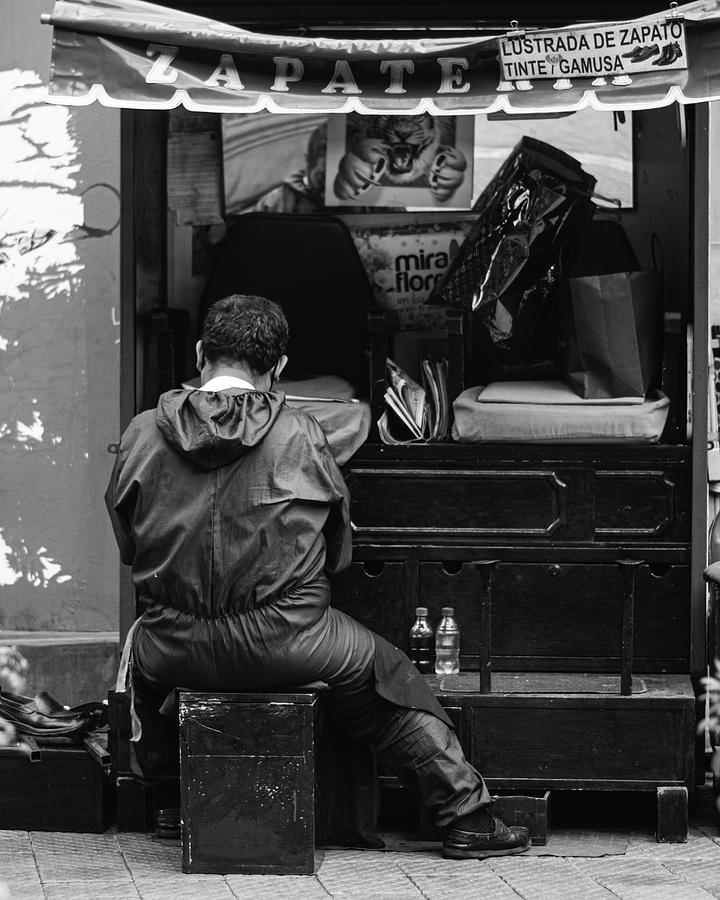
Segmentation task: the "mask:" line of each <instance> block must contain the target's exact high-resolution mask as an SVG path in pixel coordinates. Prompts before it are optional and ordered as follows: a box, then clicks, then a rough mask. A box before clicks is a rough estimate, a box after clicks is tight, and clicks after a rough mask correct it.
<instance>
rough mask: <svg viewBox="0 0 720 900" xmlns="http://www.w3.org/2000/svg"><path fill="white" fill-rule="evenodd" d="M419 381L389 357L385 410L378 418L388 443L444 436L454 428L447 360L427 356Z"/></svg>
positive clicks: (384, 441) (440, 438) (433, 439)
mask: <svg viewBox="0 0 720 900" xmlns="http://www.w3.org/2000/svg"><path fill="white" fill-rule="evenodd" d="M422 382H423V383H422V384H418V382H417V381H415V379H414V378H412V377H411V376H410V375H408V373H407V372H406V371H404V369H401V368H400V366H398V364H397V363H396V362H394V361H393V360H392V359H388V360H387V388H386V390H385V405H386V408H385V411H384V412H383V414H382V415H381V416H380V420H379V421H378V432H379V434H380V440H381V441H382V442H383V443H384V444H408V443H413V442H424V441H441V440H444V439H445V438H446V437H447V435H448V431H449V429H450V402H449V398H448V390H447V360H445V359H436V358H433V357H427V358H426V359H423V361H422Z"/></svg>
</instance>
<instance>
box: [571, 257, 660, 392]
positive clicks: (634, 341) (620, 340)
mask: <svg viewBox="0 0 720 900" xmlns="http://www.w3.org/2000/svg"><path fill="white" fill-rule="evenodd" d="M568 283H569V288H570V308H569V320H568V336H567V359H566V364H565V368H566V372H565V374H566V378H567V381H568V383H569V384H570V385H571V386H572V388H573V390H574V391H575V393H577V394H578V395H579V396H580V397H584V398H586V399H591V400H599V399H602V398H607V397H644V396H645V395H646V394H647V392H648V391H649V390H650V389H651V388H653V387H656V386H657V385H658V384H659V383H660V378H661V367H662V352H663V346H662V345H663V303H662V283H661V275H660V273H659V272H654V271H653V272H613V273H611V274H609V275H587V276H585V277H583V278H570V279H569V281H568Z"/></svg>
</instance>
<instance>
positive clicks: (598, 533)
mask: <svg viewBox="0 0 720 900" xmlns="http://www.w3.org/2000/svg"><path fill="white" fill-rule="evenodd" d="M685 481H686V476H685V475H684V473H682V472H681V471H627V470H626V471H622V470H612V469H606V470H598V471H596V473H595V537H596V539H598V540H618V539H622V540H643V541H648V540H650V541H656V540H657V541H665V542H667V541H689V540H690V515H689V513H690V510H689V490H688V489H687V485H686V484H685V483H684V482H685Z"/></svg>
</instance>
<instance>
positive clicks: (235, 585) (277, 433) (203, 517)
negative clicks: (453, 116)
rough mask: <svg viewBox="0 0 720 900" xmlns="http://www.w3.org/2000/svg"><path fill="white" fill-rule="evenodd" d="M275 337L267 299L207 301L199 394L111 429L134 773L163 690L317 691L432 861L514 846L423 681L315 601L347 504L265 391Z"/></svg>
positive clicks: (524, 839)
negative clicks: (128, 609)
mask: <svg viewBox="0 0 720 900" xmlns="http://www.w3.org/2000/svg"><path fill="white" fill-rule="evenodd" d="M287 340H288V325H287V321H286V319H285V316H284V314H283V312H282V310H281V309H280V307H279V306H277V305H276V304H274V303H272V302H270V301H269V300H266V299H264V298H262V297H255V296H244V295H233V296H229V297H226V298H224V299H222V300H219V301H218V302H216V303H215V304H214V305H213V306H212V307H211V308H210V310H209V312H208V314H207V316H206V319H205V323H204V328H203V332H202V337H201V339H200V340H199V341H198V343H197V366H198V369H199V371H200V383H201V386H200V388H199V389H198V390H172V391H168V392H167V393H165V394H163V395H162V396H161V397H160V399H159V402H158V406H157V409H154V410H150V411H146V412H143V413H141V414H140V415H139V416H137V417H136V418H135V419H133V421H132V422H131V423H130V425H129V427H128V428H127V430H126V431H125V433H124V435H123V437H122V440H121V443H120V448H119V452H118V455H117V459H116V463H115V467H114V470H113V473H112V477H111V480H110V484H109V486H108V490H107V493H106V502H107V506H108V510H109V513H110V517H111V519H112V523H113V527H114V530H115V535H116V538H117V542H118V545H119V548H120V555H121V558H122V560H123V562H124V563H126V564H128V565H130V566H132V573H133V581H134V584H135V587H136V588H137V592H138V597H139V609H140V612H141V614H140V616H139V618H138V619H137V620H136V622H135V623H134V625H133V627H132V629H131V631H130V634H129V635H128V643H127V649H128V650H129V651H131V654H130V665H129V671H130V689H131V691H132V696H133V705H134V712H135V719H134V722H135V726H134V734H133V739H134V740H135V739H137V741H136V743H135V745H134V746H135V756H136V760H137V764H138V766H139V767H140V769H141V774H142V775H143V776H144V777H145V778H147V779H150V780H151V779H152V778H153V777H156V776H157V775H158V772H159V770H161V769H162V766H163V764H166V763H167V762H168V759H164V756H163V750H162V748H161V747H159V744H161V743H162V740H161V739H162V737H163V733H164V734H165V736H167V735H168V734H169V726H168V724H167V722H169V721H170V720H169V718H168V717H167V716H162V715H159V709H160V706H161V704H162V702H163V699H164V698H165V697H166V695H167V694H168V692H169V691H170V690H171V689H173V688H175V687H184V688H188V689H194V690H200V691H245V690H259V689H260V690H273V689H279V688H283V689H286V690H287V689H291V688H292V687H293V686H300V685H303V684H307V683H308V682H315V681H319V682H324V684H325V685H326V686H327V690H325V691H324V692H323V698H324V704H325V708H326V712H327V715H328V716H330V717H331V718H332V719H333V721H334V722H335V723H336V724H337V726H338V727H339V728H340V729H342V730H344V731H345V732H346V733H347V734H348V735H349V736H350V737H351V738H354V739H361V740H363V741H365V742H366V743H367V745H368V746H369V748H370V750H371V751H372V752H373V753H374V754H375V755H376V757H377V759H378V761H379V762H380V763H381V764H382V765H384V766H386V767H388V768H389V769H390V770H392V771H393V772H395V773H396V774H397V775H398V776H399V777H400V778H401V779H402V781H403V782H404V783H405V784H406V785H407V786H408V787H409V788H410V789H411V790H412V791H413V792H414V793H415V794H416V795H417V797H418V798H419V800H420V802H421V804H422V805H423V807H424V809H425V811H426V813H427V815H428V817H429V818H430V820H431V821H432V822H433V823H434V824H435V825H436V826H438V827H440V828H443V829H446V839H445V842H444V844H443V851H442V852H443V855H444V856H446V857H450V858H456V859H466V858H478V859H482V858H484V857H486V856H502V855H505V854H515V853H522V852H523V851H525V850H527V849H528V847H529V845H530V841H529V837H528V831H527V829H526V828H520V827H513V828H508V827H507V826H506V825H505V824H504V823H503V822H501V821H500V820H499V819H497V818H496V817H494V816H493V814H492V809H491V802H492V801H491V798H490V795H489V793H488V790H487V787H486V786H485V783H484V781H483V779H482V777H481V776H480V774H479V773H478V772H477V771H476V770H475V769H474V768H473V767H472V766H471V765H470V763H469V762H468V761H467V760H466V759H465V757H464V755H463V752H462V749H461V747H460V743H459V741H458V739H457V737H456V735H455V733H454V731H453V728H452V723H451V721H450V719H449V718H448V717H447V714H446V713H445V711H444V710H443V708H442V707H441V706H440V704H439V703H438V701H437V699H436V697H435V696H434V694H433V693H432V692H431V691H430V689H429V688H428V686H427V684H426V683H425V681H424V679H423V677H422V676H421V675H420V674H419V673H418V672H417V670H416V669H415V667H414V666H413V665H412V664H411V662H410V661H409V659H408V658H407V657H406V656H405V654H404V653H402V652H401V651H400V650H398V649H397V648H396V647H394V646H392V645H391V644H390V643H388V642H387V641H386V640H384V639H383V638H382V637H380V636H379V635H377V634H374V633H373V632H372V631H370V630H368V629H367V628H365V627H364V626H363V625H361V624H359V623H358V622H356V621H355V620H354V619H352V618H351V617H350V616H347V615H345V614H344V613H342V612H340V611H339V610H336V609H333V608H332V606H331V605H330V588H329V583H328V575H332V574H334V573H336V572H340V571H342V570H343V569H345V568H346V567H347V566H348V565H349V564H350V561H351V554H352V543H351V528H350V516H349V494H348V489H347V487H346V485H345V482H344V480H343V477H342V475H341V473H340V470H339V468H338V466H337V464H336V462H335V459H334V458H333V456H332V453H331V451H330V449H329V447H328V443H327V440H326V438H325V434H324V432H323V431H322V429H321V428H320V426H319V425H318V423H317V421H316V420H315V419H314V418H312V417H311V416H309V415H307V414H305V413H304V412H302V411H300V410H297V409H291V408H290V407H288V406H287V405H286V404H285V402H284V401H285V398H284V394H283V393H282V392H280V391H276V390H273V387H274V385H275V382H276V381H277V379H278V377H279V376H280V373H281V372H282V370H283V368H284V366H285V364H286V362H287V357H286V356H285V349H286V346H287ZM163 719H165V720H166V723H165V724H163V722H162V720H163ZM138 726H139V727H138ZM173 727H174V730H175V738H176V731H177V729H176V726H174V723H173ZM141 729H142V731H143V734H142V735H140V734H139V731H140V730H141Z"/></svg>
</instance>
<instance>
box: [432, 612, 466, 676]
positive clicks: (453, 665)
mask: <svg viewBox="0 0 720 900" xmlns="http://www.w3.org/2000/svg"><path fill="white" fill-rule="evenodd" d="M441 615H442V619H440V624H439V625H438V627H437V630H436V632H435V673H436V674H437V675H457V674H458V672H459V671H460V629H459V628H458V625H457V622H456V621H455V610H454V609H453V608H452V606H443V608H442V610H441Z"/></svg>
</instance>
